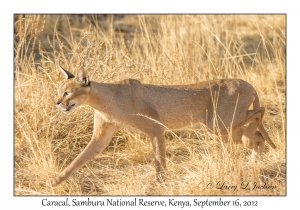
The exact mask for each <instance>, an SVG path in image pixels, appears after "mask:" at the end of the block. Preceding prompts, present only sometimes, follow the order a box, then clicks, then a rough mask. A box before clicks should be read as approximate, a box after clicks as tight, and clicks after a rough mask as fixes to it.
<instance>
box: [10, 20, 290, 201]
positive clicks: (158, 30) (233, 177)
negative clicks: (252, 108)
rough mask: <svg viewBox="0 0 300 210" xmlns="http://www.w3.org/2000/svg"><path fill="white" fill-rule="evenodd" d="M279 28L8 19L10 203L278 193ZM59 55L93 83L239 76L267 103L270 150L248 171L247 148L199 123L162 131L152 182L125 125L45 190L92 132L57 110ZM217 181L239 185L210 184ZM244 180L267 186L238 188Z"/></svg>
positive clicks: (239, 23)
mask: <svg viewBox="0 0 300 210" xmlns="http://www.w3.org/2000/svg"><path fill="white" fill-rule="evenodd" d="M97 18H102V19H101V20H97ZM285 30H286V26H285V16H284V15H176V16H174V15H155V16H153V15H152V16H151V15H150V16H144V15H141V16H138V15H125V16H124V17H118V18H117V19H116V18H115V20H112V16H107V17H106V18H105V17H104V16H103V17H102V16H101V17H100V16H80V17H78V16H75V15H73V16H60V17H59V18H58V16H56V15H46V16H41V15H25V16H22V15H20V16H16V17H15V34H14V35H15V62H14V67H15V68H14V75H15V77H14V78H15V80H14V87H15V90H14V94H15V95H14V100H15V107H14V110H15V112H14V129H15V130H14V132H15V136H14V142H15V151H14V156H15V158H14V164H15V165H14V169H15V171H14V186H15V190H14V193H15V195H285V194H286V171H285V170H286V165H285V163H286V159H285V155H286V153H285V151H286V138H285V130H286V127H285V125H286V123H285V120H286V119H285V118H286V104H285V102H286V88H285V87H286V84H285V82H286V79H285V78H286V69H285V68H286V66H285V64H286V55H285V40H286V38H285V36H286V35H285ZM59 59H60V60H61V63H62V65H63V66H64V67H66V68H68V69H71V70H72V69H74V68H76V66H78V65H79V62H80V61H85V65H86V67H87V68H88V71H89V74H90V76H91V78H92V80H95V81H101V82H113V81H118V80H121V79H125V78H129V77H131V78H136V79H139V80H141V81H142V82H144V83H153V84H188V83H195V82H201V81H205V80H209V79H214V78H241V79H244V80H246V81H248V82H249V83H251V84H253V85H254V87H255V88H256V90H257V91H258V94H259V96H260V101H261V104H262V105H263V106H265V107H266V110H267V111H266V114H265V118H264V124H265V127H266V129H267V131H268V132H269V134H270V137H271V139H272V140H273V141H274V142H275V144H276V146H277V149H276V150H273V149H272V148H268V147H267V148H266V149H265V151H264V153H263V156H262V157H261V160H260V162H259V163H257V164H250V163H249V162H248V157H249V153H250V151H249V150H246V149H244V148H243V147H242V146H241V145H233V144H230V143H229V144H222V143H220V142H218V141H217V140H216V137H215V136H212V135H209V134H208V133H207V132H206V130H205V128H204V127H203V126H195V127H190V128H186V129H183V130H180V131H174V133H172V132H167V133H166V138H167V142H166V147H167V164H168V175H167V176H168V177H167V179H166V182H165V183H164V184H159V183H157V182H156V181H155V170H154V163H153V162H152V157H153V154H152V148H151V144H150V141H149V139H148V137H147V136H145V135H144V134H142V133H139V132H132V131H128V130H126V129H122V130H120V131H119V132H118V133H117V134H116V136H115V137H114V138H113V140H112V142H111V143H110V145H109V146H108V148H107V149H105V151H104V152H103V153H102V154H99V155H98V156H97V158H96V159H94V160H93V161H91V162H90V163H88V164H87V165H85V166H84V167H83V168H81V169H80V170H79V171H77V172H76V173H74V174H73V175H72V176H71V177H70V178H69V179H68V180H67V181H65V182H63V183H62V184H61V185H59V186H57V187H55V188H51V187H48V186H46V185H45V182H46V180H47V179H48V178H50V177H52V176H54V175H55V173H58V172H60V171H61V170H62V169H63V168H65V167H66V166H67V165H68V164H69V163H70V162H71V161H72V160H73V159H74V158H75V157H76V156H77V155H78V154H79V152H80V151H82V149H83V148H84V147H85V145H86V144H87V143H88V142H89V140H90V138H91V135H92V128H93V111H92V109H91V108H90V107H87V106H83V107H79V108H78V109H77V110H75V111H74V112H72V113H71V114H69V115H65V114H63V113H61V112H60V111H59V110H57V109H56V107H55V103H54V95H55V90H56V85H57V84H58V81H59V79H60V78H59V72H58V71H57V69H56V67H55V62H56V61H58V60H59ZM218 182H221V183H223V182H225V184H226V185H237V186H238V187H237V189H236V190H235V191H233V190H220V189H217V188H216V187H213V188H210V187H207V185H208V184H209V183H214V184H216V183H218ZM242 182H245V183H247V182H250V184H251V186H253V184H254V182H257V183H259V184H263V183H264V182H265V183H266V184H267V185H272V186H276V188H275V189H273V190H267V189H255V190H243V189H241V188H240V185H241V183H242Z"/></svg>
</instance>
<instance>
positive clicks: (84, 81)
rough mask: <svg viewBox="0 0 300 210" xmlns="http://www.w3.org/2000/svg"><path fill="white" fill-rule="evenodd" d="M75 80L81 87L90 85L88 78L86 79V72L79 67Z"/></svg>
mask: <svg viewBox="0 0 300 210" xmlns="http://www.w3.org/2000/svg"><path fill="white" fill-rule="evenodd" d="M76 79H77V82H79V83H80V84H82V85H86V86H88V85H89V84H90V80H89V77H88V75H87V73H86V71H85V70H84V68H83V66H81V67H80V68H79V70H78V72H77V75H76Z"/></svg>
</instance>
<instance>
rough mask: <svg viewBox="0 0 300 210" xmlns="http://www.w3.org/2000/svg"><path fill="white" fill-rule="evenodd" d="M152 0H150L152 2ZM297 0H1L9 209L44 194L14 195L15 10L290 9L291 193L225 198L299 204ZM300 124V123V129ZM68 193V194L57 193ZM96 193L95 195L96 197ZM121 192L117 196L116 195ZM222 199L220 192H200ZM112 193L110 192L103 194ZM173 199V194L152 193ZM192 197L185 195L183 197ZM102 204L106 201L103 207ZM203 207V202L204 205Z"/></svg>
mask: <svg viewBox="0 0 300 210" xmlns="http://www.w3.org/2000/svg"><path fill="white" fill-rule="evenodd" d="M149 2H150V3H149ZM293 2H295V1H290V2H287V1H284V2H283V1H261V0H252V1H240V0H235V1H224V0H223V1H222V0H221V1H215V0H214V1H212V0H210V1H199V0H198V1H196V0H194V1H191V0H185V1H176V2H175V1H170V0H168V1H158V0H152V1H145V2H143V1H132V0H130V1H129V0H124V1H122V0H119V1H111V0H109V1H106V2H103V1H87V0H85V1H62V0H60V1H58V0H52V1H37V0H29V1H22V0H15V1H6V2H5V1H1V3H0V5H1V6H0V10H1V13H0V14H1V18H0V25H1V33H0V42H1V45H0V46H1V50H0V53H1V56H0V58H1V64H2V65H1V70H0V71H1V82H0V85H1V94H2V95H4V96H3V97H1V99H2V100H1V101H0V104H1V105H0V106H1V107H0V114H1V115H0V116H1V120H0V123H1V126H0V128H1V135H0V139H1V147H0V148H1V152H0V154H1V156H0V167H1V169H0V174H1V178H0V186H1V190H0V198H1V199H0V205H1V208H3V209H14V208H17V207H21V208H24V207H29V208H30V209H41V207H42V205H41V200H42V198H41V197H14V196H13V63H12V62H13V14H14V13H104V14H105V13H106V14H107V13H137V14H141V13H152V14H156V13H182V14H184V13H286V14H287V56H288V57H287V91H288V93H287V112H288V113H287V146H288V147H287V153H288V154H287V160H288V161H287V183H288V186H287V189H288V190H287V196H286V197H222V198H223V199H224V200H235V199H240V200H258V201H259V206H258V207H256V209H266V207H267V208H272V207H279V208H280V207H291V208H292V209H295V208H293V206H298V205H299V204H298V202H297V201H298V200H299V198H298V196H297V192H298V191H299V181H298V180H297V175H298V174H299V172H300V171H299V161H298V160H299V152H298V151H297V148H299V140H298V138H297V137H298V135H297V128H298V126H299V123H297V121H296V120H297V118H298V117H299V110H298V108H299V107H300V106H299V101H300V100H298V97H299V96H300V94H299V90H300V86H299V79H298V78H300V77H299V73H298V72H300V69H299V60H300V58H299V53H298V52H299V49H300V46H299V39H300V36H299V30H300V29H299V21H300V16H299V12H298V10H297V8H298V7H297V4H295V3H293ZM298 130H299V129H298ZM57 198H62V197H57ZM93 198H94V199H95V197H93ZM116 198H117V197H116ZM200 198H203V199H207V198H209V199H211V200H216V199H217V197H200ZM103 199H106V198H103ZM149 199H150V200H161V199H163V200H166V201H167V200H168V197H150V198H149ZM185 199H189V200H193V199H194V198H191V197H188V198H186V197H182V200H185ZM98 208H100V207H98ZM155 208H156V207H155ZM198 208H199V207H198Z"/></svg>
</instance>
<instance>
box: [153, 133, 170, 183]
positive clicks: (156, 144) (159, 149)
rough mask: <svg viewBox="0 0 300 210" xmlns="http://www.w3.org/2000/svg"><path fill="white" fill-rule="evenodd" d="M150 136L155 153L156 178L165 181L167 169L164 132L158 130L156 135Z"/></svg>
mask: <svg viewBox="0 0 300 210" xmlns="http://www.w3.org/2000/svg"><path fill="white" fill-rule="evenodd" d="M149 136H150V139H151V143H152V147H153V151H154V162H155V170H156V178H157V180H158V181H163V180H164V173H165V170H166V168H167V166H166V145H165V136H164V130H163V129H158V130H157V131H156V132H155V133H154V134H151V135H149Z"/></svg>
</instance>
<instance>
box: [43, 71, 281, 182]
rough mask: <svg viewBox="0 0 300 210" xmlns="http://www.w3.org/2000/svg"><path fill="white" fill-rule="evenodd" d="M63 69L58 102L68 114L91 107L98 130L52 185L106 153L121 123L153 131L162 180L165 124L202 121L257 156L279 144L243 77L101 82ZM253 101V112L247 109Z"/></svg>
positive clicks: (156, 161) (164, 161) (186, 124)
mask: <svg viewBox="0 0 300 210" xmlns="http://www.w3.org/2000/svg"><path fill="white" fill-rule="evenodd" d="M60 70H61V71H62V73H63V74H64V75H65V77H66V80H65V81H64V82H63V83H62V84H61V86H60V87H59V88H58V98H57V106H58V107H59V108H61V109H62V111H64V112H70V111H71V110H73V109H74V108H76V107H78V106H80V105H81V104H88V105H90V106H91V107H93V108H94V110H95V115H94V131H93V136H92V139H91V141H90V143H89V144H88V145H87V147H86V148H85V149H84V150H83V151H82V152H81V153H80V154H79V155H78V156H77V157H76V158H75V160H74V161H73V162H72V163H71V164H70V165H69V166H68V167H67V168H66V169H65V170H63V171H62V172H61V173H60V174H59V175H58V176H56V177H55V178H53V179H50V180H49V181H48V182H47V183H48V184H49V185H51V186H55V185H57V184H59V183H61V182H62V181H64V180H65V179H67V178H68V177H69V176H70V175H71V174H72V173H73V172H75V171H76V170H77V169H78V168H79V167H81V166H82V165H84V164H85V163H87V162H88V161H90V160H91V159H92V158H94V157H95V156H96V155H98V154H99V153H100V152H102V151H103V150H104V149H105V147H106V146H107V145H108V144H109V142H110V141H111V139H112V137H113V135H114V134H115V133H116V131H117V130H118V128H119V127H121V126H127V127H130V128H135V129H138V130H140V131H142V132H144V133H145V134H147V135H149V137H150V139H151V142H152V146H153V150H154V154H155V166H156V171H157V174H158V178H160V177H162V176H161V175H162V174H163V172H164V169H166V151H165V138H164V132H165V130H166V128H168V129H177V128H182V127H185V126H189V125H191V124H193V123H199V122H200V123H202V124H204V125H206V126H207V128H208V130H209V131H211V132H213V133H216V134H219V135H222V139H223V140H224V141H227V140H228V139H229V135H231V136H232V139H233V141H234V142H236V143H243V144H244V145H245V146H246V147H248V148H250V149H253V151H252V158H253V159H255V157H256V156H259V155H260V154H261V152H262V150H263V148H264V142H265V140H266V141H267V142H268V143H269V144H270V145H271V146H272V147H273V148H275V145H274V143H273V142H272V141H271V139H270V137H269V136H268V134H267V132H266V131H265V129H264V127H263V125H262V123H261V121H262V118H263V114H264V108H263V107H260V104H259V99H258V96H257V93H256V91H255V89H254V88H253V87H252V85H250V84H249V83H247V82H245V81H243V80H240V79H220V80H211V81H206V82H201V83H198V84H190V85H177V86H175V85H174V86H163V85H160V86H158V85H151V84H142V83H141V82H140V81H138V80H135V79H126V80H123V81H120V82H117V83H97V82H93V81H89V78H88V76H87V74H86V72H85V71H84V70H83V69H82V68H81V69H80V70H79V71H78V73H77V75H76V77H75V76H74V75H72V74H71V73H70V72H68V71H67V70H64V69H62V68H61V67H60ZM65 92H67V93H65ZM251 105H253V110H249V107H250V106H251ZM247 124H249V125H248V126H247V127H246V126H245V125H247ZM257 129H258V130H257Z"/></svg>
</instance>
